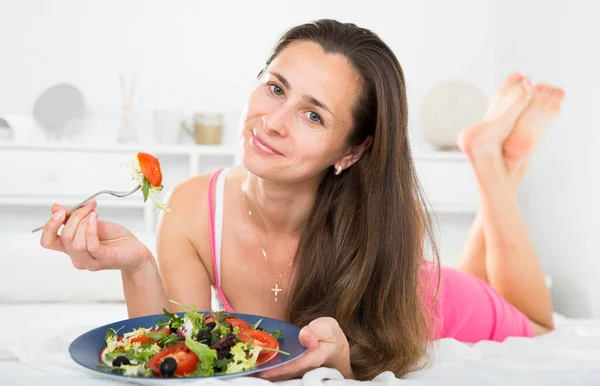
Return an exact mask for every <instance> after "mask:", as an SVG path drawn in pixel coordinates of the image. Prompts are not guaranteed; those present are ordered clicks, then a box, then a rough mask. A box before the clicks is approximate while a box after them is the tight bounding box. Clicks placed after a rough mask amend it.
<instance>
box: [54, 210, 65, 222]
mask: <svg viewBox="0 0 600 386" xmlns="http://www.w3.org/2000/svg"><path fill="white" fill-rule="evenodd" d="M64 215H65V212H63V211H62V210H59V211H58V212H56V213H54V215H53V216H52V218H53V219H55V220H60V219H61V218H63V216H64Z"/></svg>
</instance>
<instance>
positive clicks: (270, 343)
mask: <svg viewBox="0 0 600 386" xmlns="http://www.w3.org/2000/svg"><path fill="white" fill-rule="evenodd" d="M239 337H240V339H241V340H242V342H244V343H246V344H247V343H250V342H252V345H253V346H260V347H266V348H271V349H275V350H279V342H278V341H277V339H275V338H273V336H271V334H269V333H267V332H264V331H260V330H244V331H241V332H240V334H239ZM275 355H277V352H275V351H270V350H269V351H267V350H262V351H261V352H260V354H258V359H257V360H256V364H257V365H260V364H263V363H265V362H268V361H269V360H271V359H272V358H273V357H275Z"/></svg>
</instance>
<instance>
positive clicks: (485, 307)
mask: <svg viewBox="0 0 600 386" xmlns="http://www.w3.org/2000/svg"><path fill="white" fill-rule="evenodd" d="M437 267H438V266H437V265H434V264H433V263H431V262H429V261H427V262H425V263H424V264H423V269H422V271H421V278H422V280H429V279H433V280H431V281H430V282H429V283H431V284H433V285H431V286H430V287H429V289H428V290H427V291H426V292H425V293H424V296H423V301H424V303H425V306H426V307H427V309H430V308H431V304H432V301H433V296H434V293H435V292H434V291H435V290H436V287H437V278H438V276H437V275H438V270H437V269H436V268H437ZM437 296H438V297H437V301H436V307H435V309H434V315H433V322H432V330H433V331H432V333H433V336H432V338H433V339H440V338H454V339H456V340H459V341H461V342H478V341H480V340H492V341H498V342H501V341H503V340H504V339H506V338H508V337H510V336H522V337H531V336H533V328H532V326H531V323H530V321H529V319H528V318H527V317H526V316H525V315H524V314H523V313H522V312H521V311H519V310H518V309H517V308H516V307H514V306H513V305H511V304H510V303H508V302H507V301H506V300H504V298H502V297H501V296H500V295H499V294H498V293H497V292H496V291H495V290H494V289H493V288H492V287H491V286H490V285H489V284H488V283H487V282H485V281H483V280H481V279H479V278H477V277H475V276H473V275H471V274H468V273H466V272H463V271H459V270H457V269H455V268H451V267H444V266H442V267H441V283H440V288H439V293H438V295H437Z"/></svg>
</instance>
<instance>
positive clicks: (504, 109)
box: [458, 74, 532, 160]
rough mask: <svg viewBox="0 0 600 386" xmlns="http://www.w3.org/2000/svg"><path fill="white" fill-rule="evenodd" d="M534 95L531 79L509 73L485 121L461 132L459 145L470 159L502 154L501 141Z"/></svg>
mask: <svg viewBox="0 0 600 386" xmlns="http://www.w3.org/2000/svg"><path fill="white" fill-rule="evenodd" d="M531 95H532V86H531V82H530V81H529V79H528V78H526V77H523V76H521V75H520V74H511V75H509V76H508V77H507V78H506V79H505V80H504V83H503V84H502V86H500V88H499V89H498V91H497V92H496V94H495V95H494V98H493V99H492V102H491V104H490V107H489V109H488V111H487V112H486V114H485V117H484V118H483V121H482V122H481V123H478V124H476V125H474V126H471V127H468V128H466V129H465V130H463V132H462V133H461V134H460V136H459V138H458V146H459V148H460V149H461V150H462V151H463V152H464V153H465V154H467V156H468V157H469V158H470V159H471V160H473V158H474V157H475V158H476V157H477V156H480V155H484V154H491V155H494V156H501V155H502V144H503V143H504V141H505V140H506V138H507V137H508V135H509V134H510V133H511V130H512V128H513V126H514V124H515V121H516V120H517V118H518V117H519V114H521V112H522V111H523V109H524V108H525V107H526V106H527V104H528V103H529V100H530V98H531Z"/></svg>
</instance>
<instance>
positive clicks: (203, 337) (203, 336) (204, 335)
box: [196, 330, 212, 343]
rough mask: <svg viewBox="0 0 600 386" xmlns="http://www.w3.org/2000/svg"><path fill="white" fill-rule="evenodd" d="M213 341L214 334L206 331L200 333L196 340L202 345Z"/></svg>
mask: <svg viewBox="0 0 600 386" xmlns="http://www.w3.org/2000/svg"><path fill="white" fill-rule="evenodd" d="M211 339H212V334H211V333H210V332H208V331H206V330H201V331H198V334H196V340H197V341H198V342H200V343H210V341H211Z"/></svg>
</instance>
